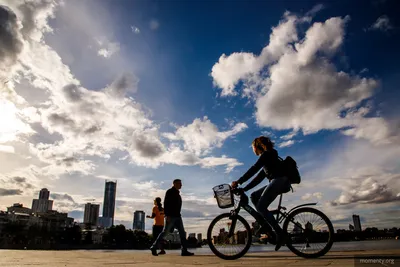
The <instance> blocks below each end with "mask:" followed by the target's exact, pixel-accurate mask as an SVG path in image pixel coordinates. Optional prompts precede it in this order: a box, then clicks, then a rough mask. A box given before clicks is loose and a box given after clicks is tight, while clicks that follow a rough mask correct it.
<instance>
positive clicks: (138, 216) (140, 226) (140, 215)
mask: <svg viewBox="0 0 400 267" xmlns="http://www.w3.org/2000/svg"><path fill="white" fill-rule="evenodd" d="M145 218H146V217H145V213H144V211H142V210H137V211H135V212H134V213H133V227H132V228H133V230H140V231H144V221H145Z"/></svg>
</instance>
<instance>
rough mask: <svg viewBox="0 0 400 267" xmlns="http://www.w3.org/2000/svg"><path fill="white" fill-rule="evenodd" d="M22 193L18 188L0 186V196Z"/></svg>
mask: <svg viewBox="0 0 400 267" xmlns="http://www.w3.org/2000/svg"><path fill="white" fill-rule="evenodd" d="M22 193H23V191H22V190H20V189H5V188H0V196H2V197H4V196H14V195H21V194H22Z"/></svg>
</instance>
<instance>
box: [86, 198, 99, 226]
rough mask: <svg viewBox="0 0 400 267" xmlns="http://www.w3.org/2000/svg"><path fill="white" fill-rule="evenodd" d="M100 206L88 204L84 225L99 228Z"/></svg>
mask: <svg viewBox="0 0 400 267" xmlns="http://www.w3.org/2000/svg"><path fill="white" fill-rule="evenodd" d="M99 210H100V205H99V204H92V203H86V205H85V213H84V216H83V223H85V224H90V225H91V226H97V225H98V221H99Z"/></svg>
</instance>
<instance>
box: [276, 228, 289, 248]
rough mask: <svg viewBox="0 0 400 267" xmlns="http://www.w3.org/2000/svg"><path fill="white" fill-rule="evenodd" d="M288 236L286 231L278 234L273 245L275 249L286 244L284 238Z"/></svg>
mask: <svg viewBox="0 0 400 267" xmlns="http://www.w3.org/2000/svg"><path fill="white" fill-rule="evenodd" d="M287 238H288V235H287V233H285V232H283V233H281V234H280V235H278V237H277V239H276V246H275V251H278V250H279V249H280V248H281V246H283V245H285V244H286V239H287Z"/></svg>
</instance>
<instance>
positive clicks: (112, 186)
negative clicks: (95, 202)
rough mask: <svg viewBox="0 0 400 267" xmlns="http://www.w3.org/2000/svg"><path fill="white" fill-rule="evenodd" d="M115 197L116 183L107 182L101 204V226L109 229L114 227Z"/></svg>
mask: <svg viewBox="0 0 400 267" xmlns="http://www.w3.org/2000/svg"><path fill="white" fill-rule="evenodd" d="M116 195H117V182H113V181H107V180H106V183H105V189H104V202H103V216H102V217H103V219H102V221H103V224H104V225H103V226H104V227H111V226H112V225H114V211H115V197H116Z"/></svg>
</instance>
